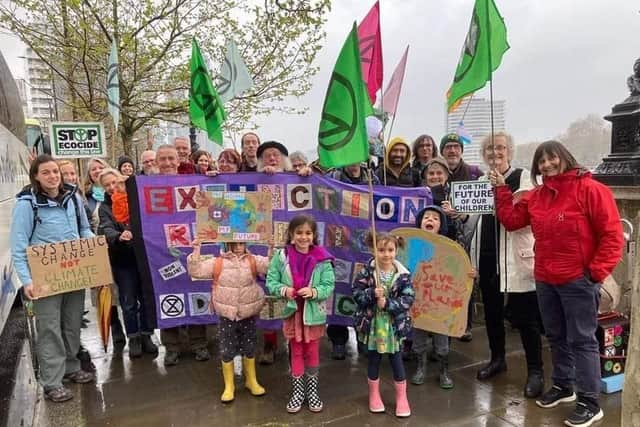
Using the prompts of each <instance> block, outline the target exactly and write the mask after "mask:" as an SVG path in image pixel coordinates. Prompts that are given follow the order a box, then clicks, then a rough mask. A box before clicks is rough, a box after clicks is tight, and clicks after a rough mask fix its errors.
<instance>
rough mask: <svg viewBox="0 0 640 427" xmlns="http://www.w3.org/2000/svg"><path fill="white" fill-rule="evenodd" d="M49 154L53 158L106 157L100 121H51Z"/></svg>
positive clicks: (102, 127) (105, 145)
mask: <svg viewBox="0 0 640 427" xmlns="http://www.w3.org/2000/svg"><path fill="white" fill-rule="evenodd" d="M49 135H51V155H52V156H53V157H55V158H58V159H59V158H74V159H75V158H79V157H106V155H107V143H106V139H105V137H104V126H103V125H102V123H101V122H52V123H51V126H50V133H49Z"/></svg>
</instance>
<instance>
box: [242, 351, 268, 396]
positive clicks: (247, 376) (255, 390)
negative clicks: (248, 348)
mask: <svg viewBox="0 0 640 427" xmlns="http://www.w3.org/2000/svg"><path fill="white" fill-rule="evenodd" d="M242 365H243V367H244V386H245V387H246V388H248V389H249V391H250V392H251V394H252V395H254V396H263V395H264V394H265V393H266V391H265V390H264V388H263V387H262V386H261V385H260V384H258V379H257V378H256V359H254V358H248V357H243V358H242Z"/></svg>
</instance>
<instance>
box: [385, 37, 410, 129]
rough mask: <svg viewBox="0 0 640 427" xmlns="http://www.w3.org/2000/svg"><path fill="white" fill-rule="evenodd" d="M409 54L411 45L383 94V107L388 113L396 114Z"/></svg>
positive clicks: (405, 51)
mask: <svg viewBox="0 0 640 427" xmlns="http://www.w3.org/2000/svg"><path fill="white" fill-rule="evenodd" d="M408 54H409V46H407V48H406V49H405V50H404V55H402V59H400V62H399V63H398V66H397V67H396V69H395V71H394V72H393V74H392V75H391V80H389V84H388V86H387V89H386V90H385V91H384V95H382V109H383V110H384V111H386V112H387V113H389V114H391V115H392V116H395V114H396V109H397V108H398V99H400V90H401V89H402V81H403V80H404V70H405V68H406V67H407V55H408Z"/></svg>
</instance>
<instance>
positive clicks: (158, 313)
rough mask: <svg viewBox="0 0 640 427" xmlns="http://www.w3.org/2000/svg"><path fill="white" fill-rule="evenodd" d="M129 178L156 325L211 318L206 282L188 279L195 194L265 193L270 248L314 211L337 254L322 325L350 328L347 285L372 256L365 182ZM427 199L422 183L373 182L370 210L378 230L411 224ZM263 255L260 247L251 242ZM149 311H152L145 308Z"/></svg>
mask: <svg viewBox="0 0 640 427" xmlns="http://www.w3.org/2000/svg"><path fill="white" fill-rule="evenodd" d="M128 181H131V182H128V183H127V186H128V193H129V202H130V209H131V222H132V229H133V233H134V239H135V241H136V245H135V246H136V251H137V252H136V255H137V259H138V265H139V267H140V270H141V273H142V276H143V278H144V279H145V280H144V282H145V284H146V285H147V286H148V285H149V284H150V285H151V287H150V288H147V289H146V290H145V297H146V301H148V302H149V303H150V302H151V301H153V304H147V305H148V306H149V308H150V310H153V311H154V313H153V315H152V316H150V318H151V317H153V318H155V319H156V320H157V327H159V328H169V327H173V326H179V325H186V324H208V323H216V322H217V317H216V316H215V315H214V314H212V313H211V312H210V309H209V300H210V291H211V281H210V280H204V281H203V280H191V278H190V276H189V274H188V273H187V261H186V259H187V255H188V254H190V253H191V251H192V248H191V246H190V245H191V242H192V241H193V239H194V237H195V236H196V195H197V194H198V192H199V191H205V192H208V193H216V192H218V193H219V192H254V191H256V192H265V193H268V194H269V195H270V197H269V199H270V200H271V209H272V223H273V236H274V240H275V242H276V245H278V244H282V243H284V242H285V241H286V239H285V235H286V229H287V225H288V222H289V220H290V219H291V218H293V217H294V216H295V215H298V214H309V215H312V216H313V217H314V218H315V219H316V221H317V222H318V234H319V241H320V242H321V244H322V245H324V246H325V247H326V248H327V249H328V250H329V251H330V252H331V253H332V254H333V255H334V256H335V258H336V262H335V274H336V287H335V291H334V294H333V296H332V297H331V298H330V300H329V301H328V303H327V307H328V308H330V312H329V316H328V322H329V323H331V324H342V325H350V324H351V319H352V318H351V316H352V315H353V313H354V311H355V305H354V302H353V299H352V296H351V282H352V280H353V277H354V275H355V274H357V272H358V271H359V270H360V268H361V267H362V265H363V264H364V263H366V262H367V260H369V259H370V258H371V254H370V252H369V250H368V248H367V247H366V246H365V244H364V236H365V235H366V233H367V232H368V231H369V230H370V224H371V222H370V217H369V197H370V196H369V193H368V192H367V187H366V186H356V185H350V184H345V183H341V182H338V181H335V180H333V179H330V178H327V177H324V176H320V175H312V176H310V177H299V176H297V175H295V174H291V173H282V174H276V175H267V174H262V173H238V174H227V175H218V176H217V177H206V176H201V175H177V176H137V177H136V178H135V181H134V180H131V179H129V180H128ZM430 203H431V194H430V192H429V190H427V189H425V188H411V189H402V188H397V187H383V186H375V187H374V196H373V204H374V213H375V218H376V227H377V229H378V231H389V230H391V229H394V228H397V227H402V226H404V227H413V226H414V225H415V217H416V213H417V212H418V211H419V210H420V209H422V208H423V207H425V206H427V205H428V204H430ZM249 248H250V250H251V252H253V253H255V254H260V255H266V253H267V247H266V246H264V245H251V246H249ZM219 250H220V244H219V243H212V244H205V245H203V246H202V254H205V255H206V254H209V255H216V254H218V253H219ZM150 314H151V313H150ZM259 323H261V326H262V327H267V328H277V327H279V325H280V321H278V320H264V319H263V320H261V321H260V322H259Z"/></svg>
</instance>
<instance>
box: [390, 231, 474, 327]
mask: <svg viewBox="0 0 640 427" xmlns="http://www.w3.org/2000/svg"><path fill="white" fill-rule="evenodd" d="M393 234H395V235H398V236H403V237H404V238H405V240H406V243H407V244H406V246H405V248H404V249H400V250H399V252H398V259H399V260H400V262H401V263H402V264H403V265H404V266H406V267H407V268H408V269H409V271H410V272H411V280H412V282H413V288H414V289H415V292H416V299H415V302H414V303H413V306H412V307H411V316H412V317H413V326H414V327H415V328H418V329H423V330H425V331H429V332H435V333H438V334H443V335H448V336H450V337H461V336H462V334H464V331H465V329H466V327H467V306H468V305H469V299H470V298H471V291H472V290H473V279H472V278H471V277H470V274H471V272H472V271H473V267H472V266H471V261H470V260H469V256H468V255H467V253H466V252H465V251H464V249H463V248H462V246H460V245H459V244H458V243H456V242H454V241H453V240H451V239H447V238H446V237H443V236H440V235H438V234H435V233H427V232H426V231H423V230H420V229H418V228H404V227H403V228H398V229H396V230H393Z"/></svg>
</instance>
